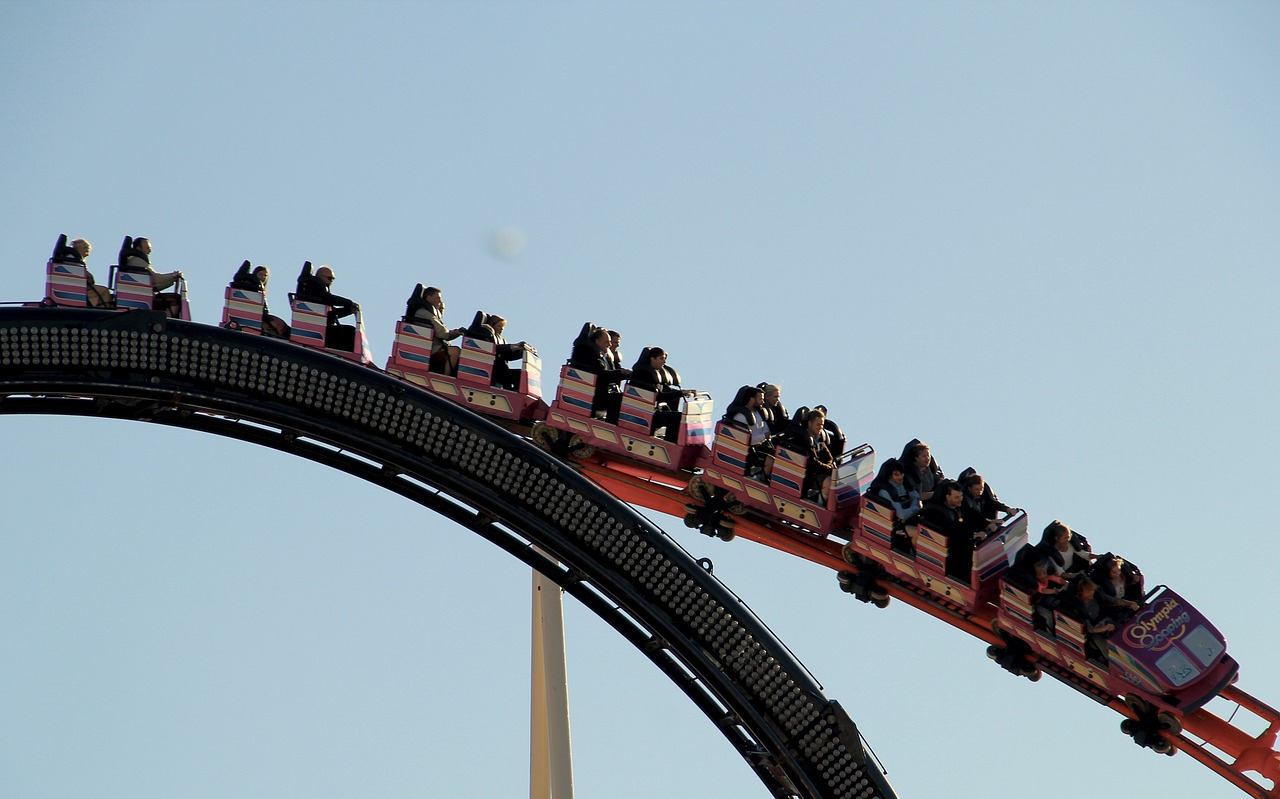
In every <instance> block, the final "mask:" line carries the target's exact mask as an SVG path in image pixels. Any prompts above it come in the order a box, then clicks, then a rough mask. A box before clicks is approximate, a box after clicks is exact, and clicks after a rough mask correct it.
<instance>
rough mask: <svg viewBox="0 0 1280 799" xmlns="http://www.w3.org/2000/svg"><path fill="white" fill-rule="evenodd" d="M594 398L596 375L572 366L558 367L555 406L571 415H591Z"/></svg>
mask: <svg viewBox="0 0 1280 799" xmlns="http://www.w3.org/2000/svg"><path fill="white" fill-rule="evenodd" d="M595 396H596V375H594V374H592V373H591V372H588V371H586V370H584V369H580V368H578V367H576V366H574V365H573V364H568V363H567V364H565V365H564V366H562V367H560V386H559V388H557V389H556V401H555V404H556V406H558V407H560V408H562V409H564V410H566V411H569V412H571V413H576V414H581V415H583V416H590V415H591V406H592V404H593V403H594V401H595Z"/></svg>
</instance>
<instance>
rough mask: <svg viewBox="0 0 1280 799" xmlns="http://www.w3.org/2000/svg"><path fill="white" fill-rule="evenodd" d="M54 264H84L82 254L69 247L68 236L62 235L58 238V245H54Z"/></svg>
mask: <svg viewBox="0 0 1280 799" xmlns="http://www.w3.org/2000/svg"><path fill="white" fill-rule="evenodd" d="M52 260H53V261H54V263H59V264H82V263H84V259H83V258H81V257H80V253H79V252H77V251H76V248H75V247H69V246H67V234H66V233H62V234H60V235H59V236H58V243H57V244H55V245H53V258H52Z"/></svg>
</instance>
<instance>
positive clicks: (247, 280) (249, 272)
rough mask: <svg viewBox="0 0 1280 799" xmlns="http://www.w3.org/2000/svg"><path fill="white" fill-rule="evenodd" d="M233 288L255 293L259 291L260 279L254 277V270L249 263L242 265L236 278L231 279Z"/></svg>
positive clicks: (237, 271)
mask: <svg viewBox="0 0 1280 799" xmlns="http://www.w3.org/2000/svg"><path fill="white" fill-rule="evenodd" d="M231 287H232V288H237V289H246V290H253V291H256V290H257V289H258V287H259V283H258V279H257V278H256V277H254V276H253V268H252V267H251V266H250V265H249V262H248V261H245V262H244V263H242V264H240V268H239V269H237V270H236V275H235V277H233V278H231Z"/></svg>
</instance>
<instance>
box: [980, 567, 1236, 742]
mask: <svg viewBox="0 0 1280 799" xmlns="http://www.w3.org/2000/svg"><path fill="white" fill-rule="evenodd" d="M1000 589H1001V595H1000V609H999V615H998V623H999V629H1000V632H1001V634H1002V635H1003V636H1004V637H1005V638H1006V639H1008V638H1010V637H1012V638H1016V639H1018V640H1020V641H1022V642H1023V643H1024V644H1026V645H1027V647H1028V648H1029V650H1030V653H1031V654H1032V655H1033V656H1034V657H1035V658H1037V659H1039V660H1040V661H1046V660H1047V661H1050V662H1053V663H1056V664H1059V665H1061V666H1063V667H1065V669H1066V670H1068V671H1069V677H1068V679H1067V681H1068V682H1070V681H1071V679H1070V678H1075V681H1076V682H1080V683H1081V684H1083V685H1086V686H1087V687H1089V688H1091V689H1092V691H1089V692H1091V693H1100V694H1103V695H1108V696H1116V697H1119V696H1123V697H1125V701H1126V704H1128V705H1129V706H1130V708H1131V709H1132V710H1134V712H1135V714H1136V715H1138V716H1139V718H1140V719H1141V717H1142V716H1143V715H1144V714H1148V715H1153V716H1154V715H1164V714H1169V713H1172V714H1173V716H1174V717H1175V718H1176V717H1178V716H1181V715H1182V714H1185V713H1189V712H1191V711H1193V710H1195V709H1197V708H1199V707H1200V706H1201V705H1203V704H1204V703H1206V702H1208V701H1209V700H1210V699H1212V698H1213V697H1215V696H1217V695H1218V693H1219V692H1221V691H1222V689H1223V688H1225V687H1227V685H1229V684H1230V683H1231V682H1232V681H1233V680H1234V679H1235V678H1236V675H1237V673H1238V671H1239V665H1238V664H1237V663H1236V661H1235V659H1234V658H1232V657H1231V656H1230V655H1228V654H1227V652H1226V650H1227V644H1226V639H1225V638H1223V636H1222V634H1221V633H1220V632H1218V630H1217V628H1215V627H1214V626H1213V625H1212V624H1211V623H1210V622H1209V621H1208V620H1207V619H1206V618H1204V616H1202V615H1201V614H1200V612H1199V611H1197V610H1196V609H1195V608H1194V607H1192V606H1191V604H1190V603H1189V602H1187V601H1186V600H1185V599H1183V598H1182V597H1181V596H1179V595H1178V594H1176V593H1174V592H1173V591H1172V590H1170V589H1169V588H1167V587H1165V586H1157V587H1156V588H1155V589H1153V590H1152V591H1151V592H1149V593H1148V594H1147V595H1146V597H1145V598H1144V600H1143V603H1142V609H1141V610H1140V611H1138V613H1136V614H1135V615H1134V616H1133V618H1131V619H1130V620H1129V621H1128V622H1126V623H1125V624H1123V625H1121V626H1120V627H1119V629H1117V630H1115V631H1114V632H1112V633H1110V634H1109V637H1108V638H1107V653H1106V654H1107V657H1106V662H1105V663H1104V662H1100V661H1099V660H1097V659H1095V658H1090V657H1088V653H1087V650H1086V633H1085V631H1084V628H1083V625H1082V624H1081V622H1080V621H1079V620H1078V619H1076V618H1073V617H1072V616H1069V615H1067V614H1065V613H1063V612H1062V611H1061V610H1059V609H1056V608H1055V609H1054V610H1053V628H1052V630H1049V629H1044V627H1045V625H1037V624H1036V623H1035V614H1036V609H1035V607H1034V604H1033V599H1032V595H1031V592H1030V591H1029V590H1027V589H1026V588H1025V587H1023V586H1021V585H1019V584H1018V583H1017V581H1015V580H1011V579H1005V580H1001V586H1000ZM1037 627H1040V629H1037ZM1077 687H1080V686H1079V685H1078V686H1077ZM1163 728H1164V729H1171V725H1170V724H1168V723H1165V724H1164V726H1163ZM1175 732H1176V730H1175ZM1144 745H1148V744H1144ZM1154 748H1159V747H1154Z"/></svg>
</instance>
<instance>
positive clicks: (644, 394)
mask: <svg viewBox="0 0 1280 799" xmlns="http://www.w3.org/2000/svg"><path fill="white" fill-rule="evenodd" d="M657 404H658V393H657V392H656V391H652V390H650V389H647V388H639V387H638V386H633V385H631V384H630V383H628V384H627V385H626V388H625V389H623V392H622V410H621V411H620V412H619V413H618V427H621V428H623V429H624V430H630V431H632V432H634V433H639V434H640V435H642V436H647V435H649V430H650V429H651V428H652V425H653V412H654V410H655V409H656V407H657Z"/></svg>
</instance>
